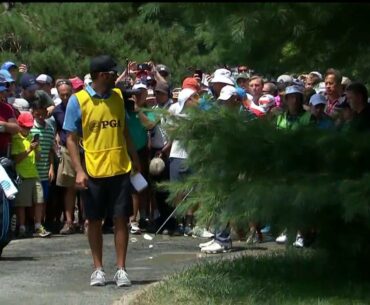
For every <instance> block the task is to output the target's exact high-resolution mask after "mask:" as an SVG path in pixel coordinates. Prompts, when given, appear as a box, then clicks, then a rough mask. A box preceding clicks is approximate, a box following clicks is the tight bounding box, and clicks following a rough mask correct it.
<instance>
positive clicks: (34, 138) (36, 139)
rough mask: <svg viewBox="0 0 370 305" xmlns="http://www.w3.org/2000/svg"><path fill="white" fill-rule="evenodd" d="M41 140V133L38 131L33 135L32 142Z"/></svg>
mask: <svg viewBox="0 0 370 305" xmlns="http://www.w3.org/2000/svg"><path fill="white" fill-rule="evenodd" d="M39 140H40V134H38V133H37V134H35V135H34V136H33V139H32V142H38V141H39Z"/></svg>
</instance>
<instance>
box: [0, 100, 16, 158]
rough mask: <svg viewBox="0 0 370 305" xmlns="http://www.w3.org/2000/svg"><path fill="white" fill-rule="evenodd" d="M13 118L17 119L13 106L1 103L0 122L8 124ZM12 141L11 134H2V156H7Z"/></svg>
mask: <svg viewBox="0 0 370 305" xmlns="http://www.w3.org/2000/svg"><path fill="white" fill-rule="evenodd" d="M12 118H15V116H14V111H13V108H12V106H10V105H8V104H6V103H4V102H0V121H1V122H8V121H9V119H12ZM10 141H11V135H10V133H7V132H0V156H6V154H7V151H8V146H9V144H10Z"/></svg>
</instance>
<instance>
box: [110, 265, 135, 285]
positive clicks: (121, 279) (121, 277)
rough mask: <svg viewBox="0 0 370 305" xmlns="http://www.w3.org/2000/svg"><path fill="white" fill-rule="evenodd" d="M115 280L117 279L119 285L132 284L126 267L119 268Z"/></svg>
mask: <svg viewBox="0 0 370 305" xmlns="http://www.w3.org/2000/svg"><path fill="white" fill-rule="evenodd" d="M113 281H116V284H117V287H122V286H131V281H130V280H129V278H128V274H127V272H126V271H125V270H124V269H118V270H117V272H116V274H115V275H114V278H113Z"/></svg>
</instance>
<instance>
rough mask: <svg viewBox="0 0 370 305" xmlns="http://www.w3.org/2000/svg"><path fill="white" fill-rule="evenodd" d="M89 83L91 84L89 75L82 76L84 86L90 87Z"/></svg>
mask: <svg viewBox="0 0 370 305" xmlns="http://www.w3.org/2000/svg"><path fill="white" fill-rule="evenodd" d="M91 83H92V79H91V75H90V73H89V74H86V75H85V76H84V84H85V86H88V85H91Z"/></svg>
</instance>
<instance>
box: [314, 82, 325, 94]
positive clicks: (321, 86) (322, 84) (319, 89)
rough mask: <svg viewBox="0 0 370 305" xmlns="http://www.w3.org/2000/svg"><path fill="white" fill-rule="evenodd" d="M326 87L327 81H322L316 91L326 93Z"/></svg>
mask: <svg viewBox="0 0 370 305" xmlns="http://www.w3.org/2000/svg"><path fill="white" fill-rule="evenodd" d="M325 91H326V89H325V83H324V82H320V83H319V88H318V89H317V90H316V93H320V94H321V93H325Z"/></svg>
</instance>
